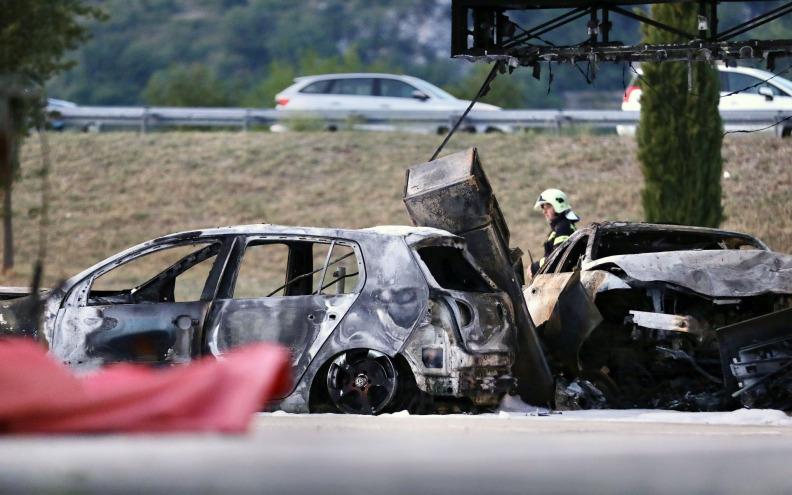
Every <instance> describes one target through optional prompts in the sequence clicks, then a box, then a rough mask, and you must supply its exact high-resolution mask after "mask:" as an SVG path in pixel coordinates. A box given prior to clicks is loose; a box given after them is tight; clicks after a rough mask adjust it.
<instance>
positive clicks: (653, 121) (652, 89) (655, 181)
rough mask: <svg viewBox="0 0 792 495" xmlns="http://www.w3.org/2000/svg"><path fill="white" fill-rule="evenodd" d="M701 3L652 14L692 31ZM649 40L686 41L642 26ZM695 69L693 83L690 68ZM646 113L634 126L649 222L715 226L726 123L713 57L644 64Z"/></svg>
mask: <svg viewBox="0 0 792 495" xmlns="http://www.w3.org/2000/svg"><path fill="white" fill-rule="evenodd" d="M696 9H697V4H695V3H692V2H690V3H672V4H653V5H652V7H651V17H652V19H654V20H656V21H659V22H661V23H663V24H667V25H671V26H674V27H677V28H678V29H680V30H682V31H684V32H689V33H694V32H696V30H697V19H696ZM643 26H644V27H643V28H642V33H643V41H644V42H645V43H651V44H672V43H680V42H683V41H684V40H682V39H681V38H680V37H679V36H678V35H675V34H673V33H669V32H667V31H663V30H660V29H657V28H655V27H652V26H649V25H647V24H644V25H643ZM689 67H690V70H691V71H692V74H691V75H692V83H693V84H692V86H691V87H689V81H688V68H689ZM641 68H642V69H643V78H642V79H641V81H640V86H641V90H642V94H641V117H640V120H639V123H638V130H637V131H636V139H637V142H638V159H639V160H640V162H641V172H642V173H643V176H644V190H643V191H642V199H643V208H644V216H645V218H646V221H647V222H658V223H677V224H684V225H697V226H703V227H717V226H719V225H720V223H721V221H722V220H723V206H722V204H721V183H720V179H721V171H722V169H723V161H722V158H721V143H722V141H723V122H722V121H721V117H720V113H719V112H718V99H719V96H720V94H719V91H720V81H719V79H718V69H717V67H716V66H715V65H714V63H713V62H692V63H691V64H690V66H689V65H688V63H686V62H660V63H642V64H641Z"/></svg>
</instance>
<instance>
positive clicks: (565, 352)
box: [524, 222, 792, 411]
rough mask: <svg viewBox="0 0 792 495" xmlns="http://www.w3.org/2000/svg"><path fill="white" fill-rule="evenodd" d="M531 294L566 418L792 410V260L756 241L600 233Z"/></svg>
mask: <svg viewBox="0 0 792 495" xmlns="http://www.w3.org/2000/svg"><path fill="white" fill-rule="evenodd" d="M524 294H525V298H526V301H527V304H528V308H529V311H530V313H531V317H532V319H533V321H534V323H535V324H536V325H537V327H538V331H539V334H540V336H541V337H542V340H543V342H544V343H545V344H546V345H547V348H548V351H549V352H548V359H549V361H550V363H551V367H552V368H553V370H554V372H555V374H556V375H557V376H558V377H559V379H558V383H557V386H556V390H557V393H556V404H557V406H558V407H572V408H578V407H619V408H633V407H637V408H663V409H678V410H692V411H711V410H725V409H733V408H734V407H739V406H740V405H741V404H742V405H744V406H749V407H774V408H780V409H788V408H789V407H790V406H792V403H790V399H792V389H790V387H792V375H790V370H789V366H790V364H792V353H790V344H791V343H792V310H791V309H790V308H792V256H790V255H786V254H780V253H774V252H771V251H769V250H768V248H767V246H765V245H764V244H763V243H762V242H761V241H759V240H758V239H756V238H755V237H752V236H749V235H745V234H739V233H735V232H727V231H723V230H716V229H706V228H698V227H685V226H671V225H652V224H633V223H618V222H609V223H604V224H592V225H591V226H590V227H588V228H585V229H580V230H578V231H577V232H576V233H575V234H573V235H572V236H571V237H570V238H569V239H568V240H567V241H566V242H565V243H564V244H563V245H562V246H560V247H559V248H558V249H556V250H555V251H554V252H553V253H552V254H551V255H550V257H548V260H547V262H546V264H545V265H544V266H543V267H542V269H541V270H540V271H539V273H538V274H537V275H536V277H534V279H533V281H532V283H531V285H529V286H528V287H527V288H526V289H525V291H524Z"/></svg>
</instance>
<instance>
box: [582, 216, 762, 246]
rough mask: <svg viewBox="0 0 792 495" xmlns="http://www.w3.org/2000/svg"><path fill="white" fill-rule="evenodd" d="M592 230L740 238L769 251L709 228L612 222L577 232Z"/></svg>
mask: <svg viewBox="0 0 792 495" xmlns="http://www.w3.org/2000/svg"><path fill="white" fill-rule="evenodd" d="M593 230H597V231H603V230H604V231H606V232H607V231H612V232H636V233H639V232H645V231H652V232H662V231H665V232H691V233H701V234H712V235H719V236H729V237H740V238H744V239H746V240H750V241H752V242H755V243H757V244H758V245H759V246H761V247H762V248H764V249H769V248H768V247H767V246H766V245H765V244H764V243H763V242H762V241H761V240H760V239H758V238H757V237H754V236H752V235H750V234H744V233H742V232H734V231H731V230H723V229H715V228H711V227H696V226H692V225H676V224H663V223H644V222H619V221H612V222H603V223H592V224H591V225H590V226H589V227H586V228H584V229H580V230H579V231H589V232H591V231H593ZM581 235H582V234H581Z"/></svg>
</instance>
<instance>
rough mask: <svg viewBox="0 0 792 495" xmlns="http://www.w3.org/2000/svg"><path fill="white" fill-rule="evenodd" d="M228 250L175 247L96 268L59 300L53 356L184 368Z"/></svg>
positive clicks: (211, 242)
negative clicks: (178, 364)
mask: <svg viewBox="0 0 792 495" xmlns="http://www.w3.org/2000/svg"><path fill="white" fill-rule="evenodd" d="M229 244H230V239H229V240H226V241H225V242H223V240H222V239H208V240H200V241H199V240H195V239H192V240H174V241H172V242H169V243H163V244H161V245H156V246H149V247H147V248H145V249H142V250H139V251H137V252H134V253H130V254H128V255H126V256H124V257H121V258H118V259H114V260H113V261H111V262H109V263H107V264H105V265H104V266H100V267H99V268H98V269H96V270H95V271H94V272H93V273H91V274H90V275H89V276H88V277H86V278H85V279H83V280H82V281H80V282H78V283H77V284H76V285H75V286H74V287H73V288H72V289H71V291H70V292H69V294H68V295H67V296H66V298H65V299H64V304H63V307H62V308H61V309H60V310H59V312H58V316H57V320H56V331H55V333H54V335H53V339H52V352H53V354H55V355H56V356H58V357H59V358H61V359H62V360H63V361H64V362H66V363H69V364H72V365H80V364H83V363H86V362H91V361H96V362H97V363H98V364H101V363H104V362H116V361H135V362H148V363H158V362H183V361H188V360H189V359H190V358H191V357H192V356H196V355H197V354H198V353H199V352H200V345H199V344H200V340H201V332H202V328H203V323H204V319H205V316H206V314H207V312H208V309H209V306H210V305H211V302H212V298H213V296H214V292H215V289H216V287H217V280H218V279H219V276H220V273H221V271H222V267H223V265H224V263H222V262H219V261H221V259H223V258H225V257H227V255H228V250H229V249H230V245H229ZM224 246H225V247H224Z"/></svg>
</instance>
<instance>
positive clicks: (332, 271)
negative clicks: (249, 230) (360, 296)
mask: <svg viewBox="0 0 792 495" xmlns="http://www.w3.org/2000/svg"><path fill="white" fill-rule="evenodd" d="M323 273H324V282H323V281H322V274H323ZM358 277H359V269H358V263H357V258H356V257H355V251H354V249H353V248H352V247H351V246H346V245H343V244H339V243H333V244H331V243H327V242H308V241H297V242H285V243H284V242H278V243H271V242H270V243H266V242H254V243H251V244H249V245H248V246H247V248H246V249H245V254H244V256H243V258H242V263H241V266H240V269H239V273H238V274H237V280H236V286H235V289H234V293H233V294H234V295H233V298H234V299H249V298H259V297H284V296H306V295H311V294H321V293H323V292H324V291H325V290H326V289H328V288H330V287H335V289H336V290H335V293H336V294H349V293H352V292H353V291H354V290H355V288H356V286H357V285H358Z"/></svg>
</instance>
